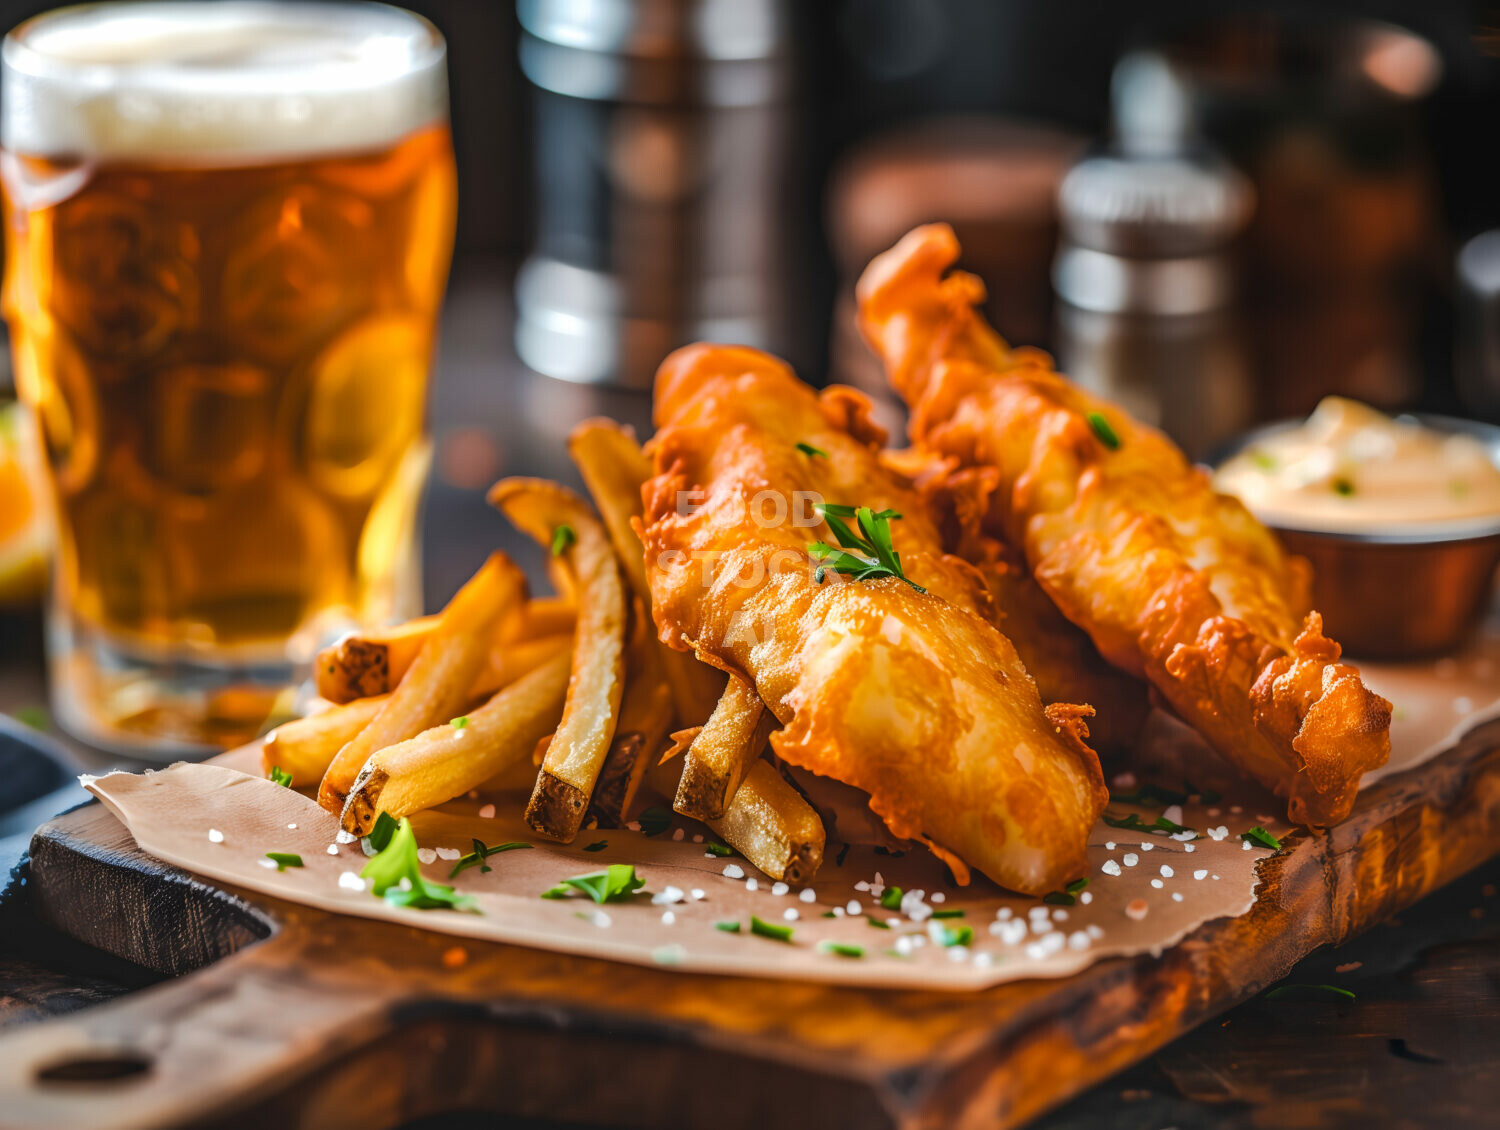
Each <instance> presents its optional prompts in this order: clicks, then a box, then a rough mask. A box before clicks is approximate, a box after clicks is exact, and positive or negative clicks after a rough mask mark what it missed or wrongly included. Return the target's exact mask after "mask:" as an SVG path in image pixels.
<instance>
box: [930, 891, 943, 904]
mask: <svg viewBox="0 0 1500 1130" xmlns="http://www.w3.org/2000/svg"><path fill="white" fill-rule="evenodd" d="M927 901H928V902H947V901H948V896H947V895H945V894H943V892H942V891H933V892H932V895H931V896H930V897H929V898H928V900H927Z"/></svg>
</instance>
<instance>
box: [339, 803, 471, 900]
mask: <svg viewBox="0 0 1500 1130" xmlns="http://www.w3.org/2000/svg"><path fill="white" fill-rule="evenodd" d="M373 839H374V834H373V832H372V833H371V840H372V841H373ZM360 875H362V876H363V877H364V878H366V879H368V880H370V889H371V890H372V891H373V892H374V893H375V894H376V895H379V896H381V897H383V898H384V899H385V901H386V902H387V903H389V904H390V905H391V906H405V907H411V908H412V909H415V910H437V909H440V908H446V909H450V910H478V907H479V904H478V902H477V900H476V899H475V898H474V896H473V895H461V894H459V893H458V892H456V891H455V890H454V889H453V888H452V887H447V886H444V885H443V884H442V883H431V882H428V881H427V880H426V879H424V878H422V869H421V865H420V863H419V861H418V859H417V837H416V833H414V832H413V831H412V830H411V821H410V820H408V819H407V818H406V817H404V816H403V817H402V818H401V820H400V821H399V822H398V823H397V825H396V829H395V831H394V832H392V833H391V835H390V839H389V842H387V844H386V846H385V847H384V848H383V849H382V850H381V851H380V852H379V854H377V855H376V856H374V858H372V859H371V860H370V861H369V862H368V863H366V864H365V866H364V870H363V871H361V872H360Z"/></svg>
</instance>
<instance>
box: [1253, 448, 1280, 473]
mask: <svg viewBox="0 0 1500 1130" xmlns="http://www.w3.org/2000/svg"><path fill="white" fill-rule="evenodd" d="M1250 462H1252V463H1254V464H1255V465H1256V466H1257V467H1259V468H1260V469H1261V470H1262V471H1274V470H1276V468H1277V466H1278V464H1277V462H1276V456H1274V455H1272V454H1271V453H1270V452H1268V451H1252V452H1250Z"/></svg>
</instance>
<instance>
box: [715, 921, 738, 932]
mask: <svg viewBox="0 0 1500 1130" xmlns="http://www.w3.org/2000/svg"><path fill="white" fill-rule="evenodd" d="M714 929H715V930H723V931H724V933H726V934H738V933H739V932H740V924H739V922H737V921H735V920H733V919H730V920H728V921H725V922H715V923H714Z"/></svg>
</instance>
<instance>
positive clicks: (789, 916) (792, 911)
mask: <svg viewBox="0 0 1500 1130" xmlns="http://www.w3.org/2000/svg"><path fill="white" fill-rule="evenodd" d="M781 917H783V918H785V919H786V920H787V921H788V922H795V921H797V919H799V918H801V917H802V916H801V915H800V914H798V913H797V908H796V907H795V906H789V907H787V908H786V910H785V911H784V912H783V913H782V915H781Z"/></svg>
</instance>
